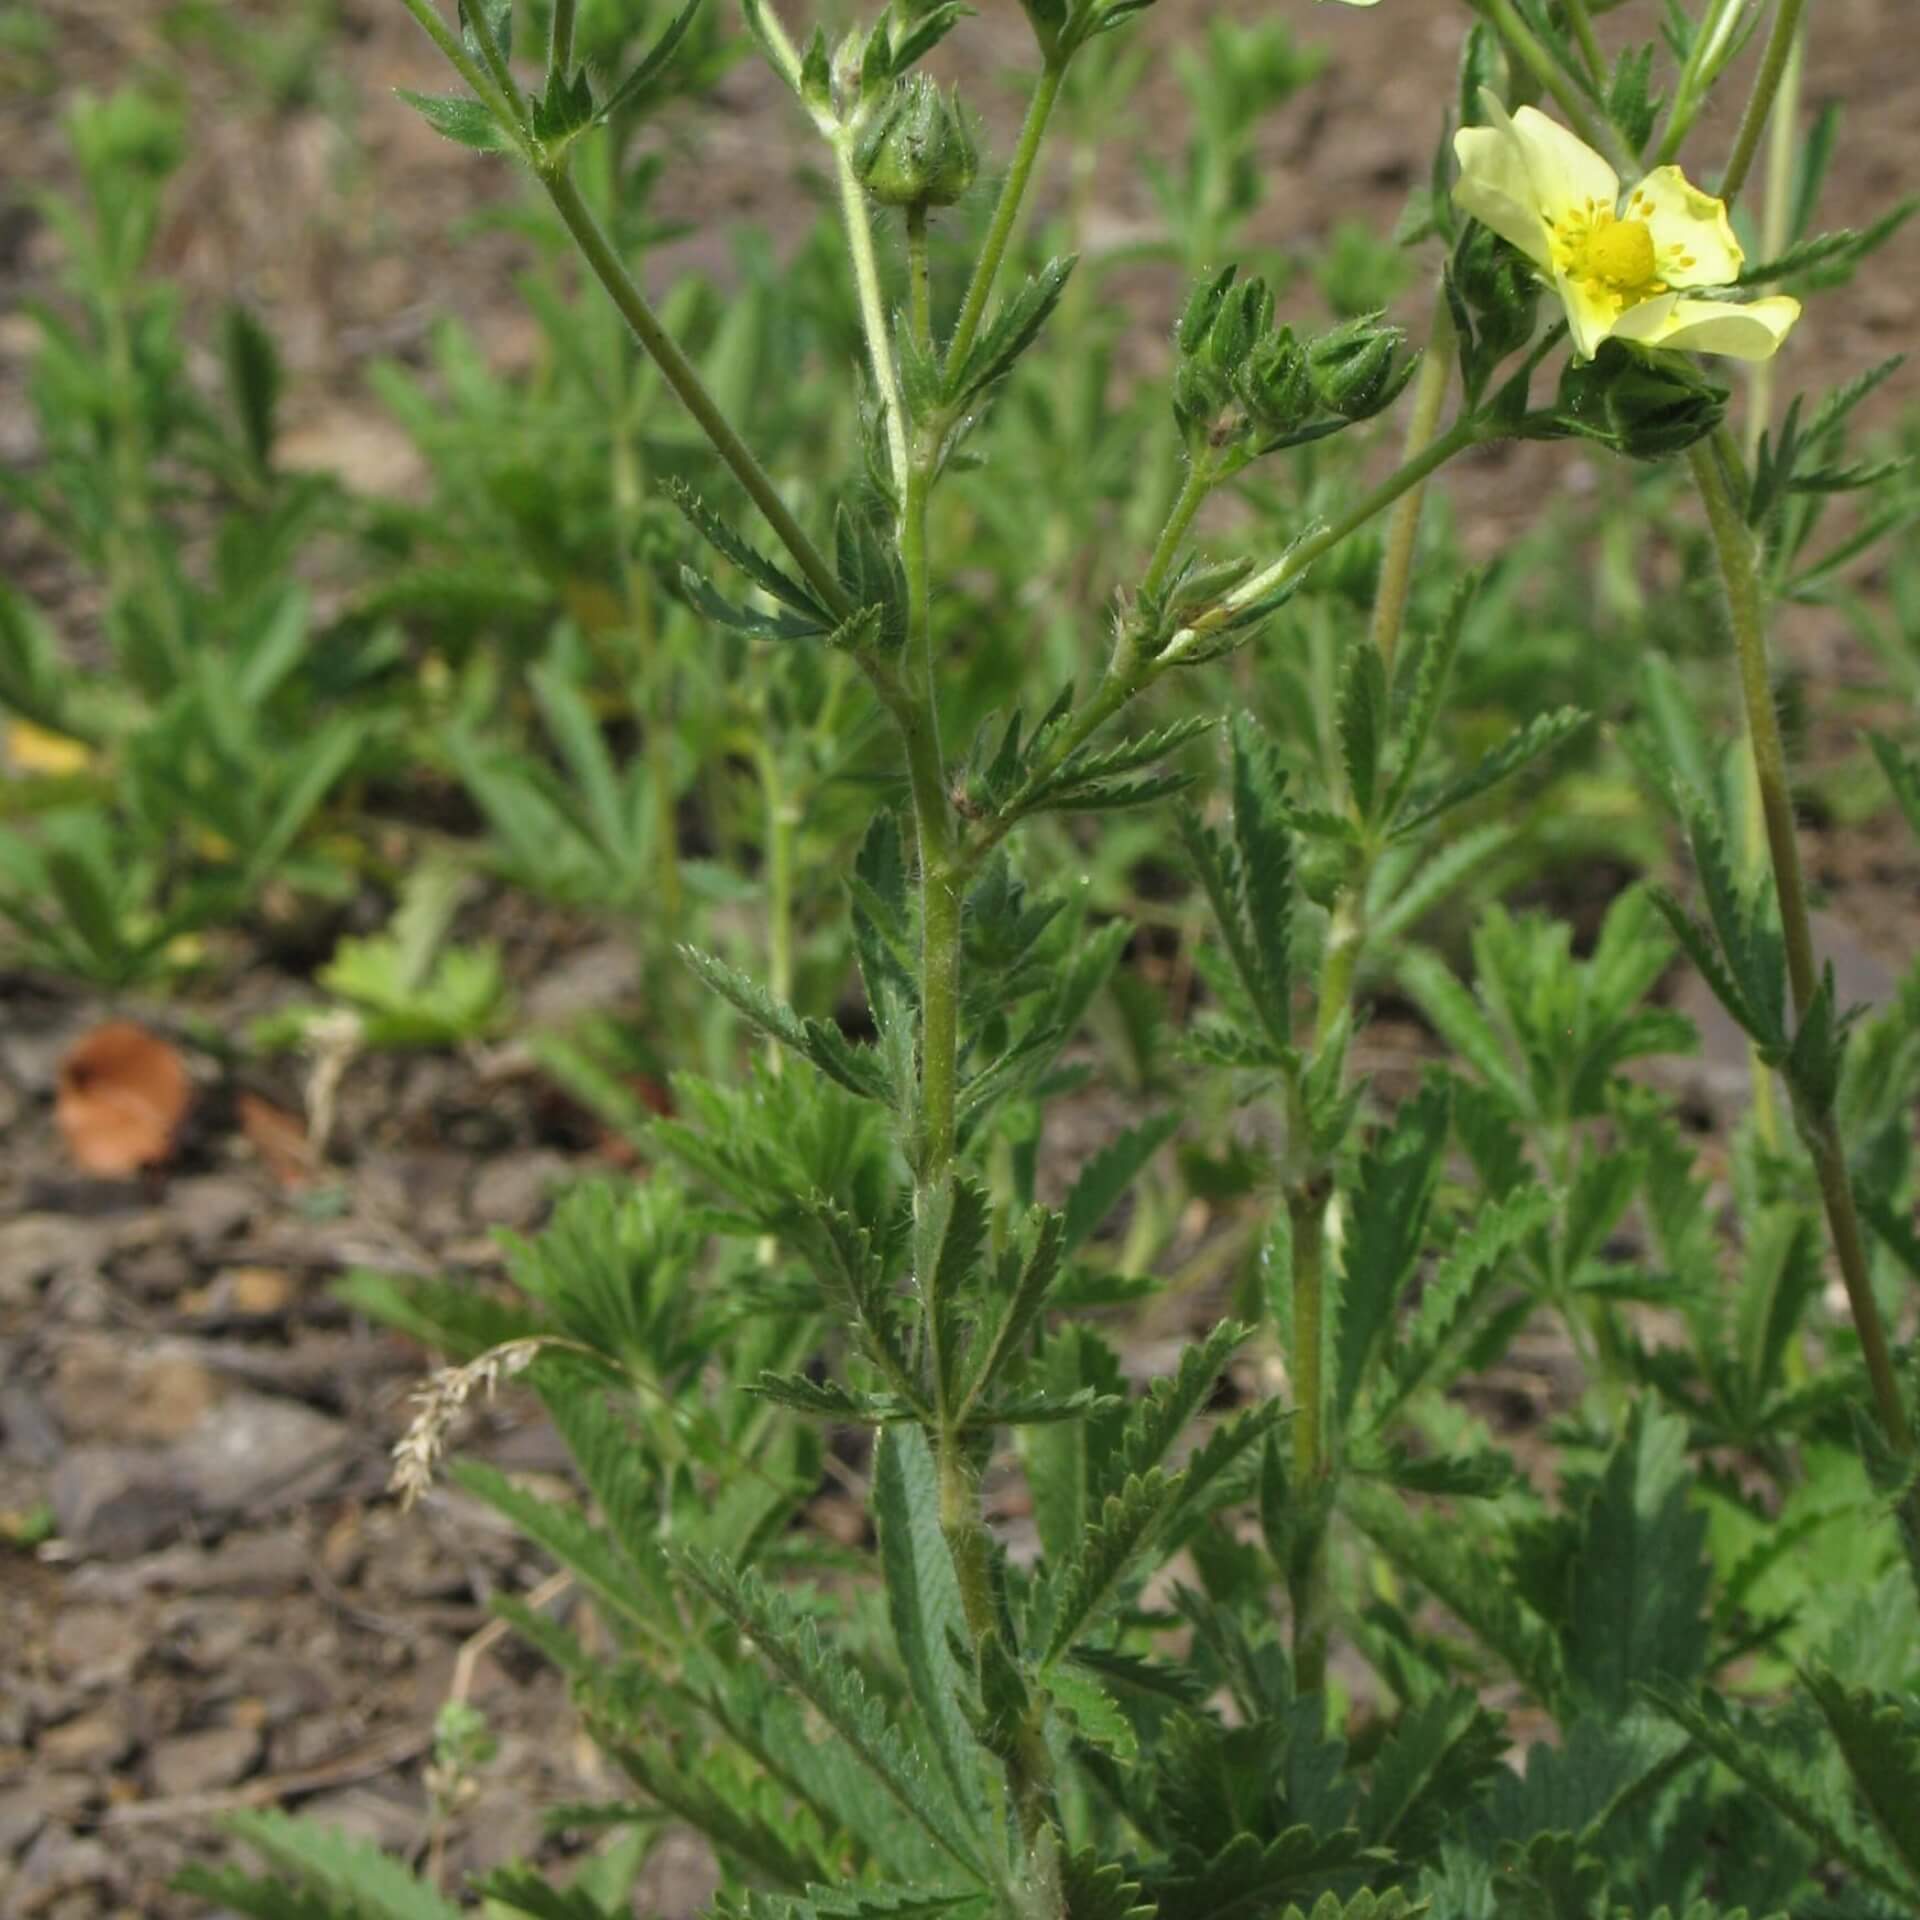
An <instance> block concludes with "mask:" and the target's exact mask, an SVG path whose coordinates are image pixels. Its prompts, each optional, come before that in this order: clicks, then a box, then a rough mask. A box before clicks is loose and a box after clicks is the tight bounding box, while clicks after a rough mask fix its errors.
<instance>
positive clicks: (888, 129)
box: [854, 74, 980, 207]
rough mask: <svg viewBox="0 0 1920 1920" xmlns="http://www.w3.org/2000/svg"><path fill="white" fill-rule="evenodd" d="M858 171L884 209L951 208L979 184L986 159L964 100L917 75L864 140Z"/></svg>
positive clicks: (858, 155)
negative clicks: (979, 150)
mask: <svg viewBox="0 0 1920 1920" xmlns="http://www.w3.org/2000/svg"><path fill="white" fill-rule="evenodd" d="M854 168H855V170H856V171H857V172H858V173H859V175H860V178H861V180H862V181H863V182H864V183H865V185H866V189H867V191H868V192H869V193H870V194H872V195H873V197H874V198H875V199H876V200H878V201H879V202H880V204H881V205H882V206H886V207H950V206H952V205H953V203H954V202H955V201H956V200H958V199H959V198H960V197H961V195H962V194H964V193H965V192H966V191H967V189H968V188H969V187H971V186H972V185H973V182H974V176H975V175H976V174H977V173H978V172H979V170H980V156H979V154H978V153H977V152H976V151H975V149H974V144H973V136H972V135H971V134H970V133H969V132H968V131H967V122H966V117H965V115H964V114H962V112H961V111H960V103H959V100H958V99H957V98H956V99H953V100H948V99H946V98H945V97H944V96H943V95H942V94H941V92H940V89H939V88H938V87H937V86H935V85H934V83H933V82H932V81H931V80H929V79H928V78H927V77H926V76H925V75H924V74H915V75H914V76H913V78H912V79H910V80H909V81H908V82H907V83H906V85H905V86H903V87H902V88H901V89H900V90H899V91H898V92H897V93H896V94H895V95H894V97H893V98H892V100H890V101H889V102H888V103H887V104H886V106H884V107H883V108H882V109H881V110H880V111H879V112H878V113H877V114H875V116H874V117H873V120H872V121H871V122H870V123H869V125H868V127H867V130H866V131H865V133H863V134H862V135H861V138H860V144H859V146H858V147H857V148H856V149H855V152H854Z"/></svg>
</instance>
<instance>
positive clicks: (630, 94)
mask: <svg viewBox="0 0 1920 1920" xmlns="http://www.w3.org/2000/svg"><path fill="white" fill-rule="evenodd" d="M699 11H700V0H687V4H686V5H685V6H684V7H682V8H681V9H680V11H679V12H678V13H677V14H675V15H674V17H673V19H672V20H671V21H670V22H669V23H668V25H667V29H666V31H665V32H664V33H663V34H661V36H660V38H659V39H658V40H656V41H655V42H654V43H653V45H652V46H651V47H650V48H649V49H648V51H647V54H646V57H645V58H644V59H642V61H641V62H640V64H639V65H638V66H637V67H635V68H634V70H633V71H632V72H631V73H630V74H628V75H627V77H626V78H625V79H624V80H623V81H621V83H620V84H619V86H617V87H616V88H615V89H614V90H613V92H612V94H610V95H609V96H608V99H607V104H606V105H605V106H604V107H602V108H601V109H600V114H599V117H600V118H601V119H602V120H607V119H611V118H612V116H613V115H614V114H616V113H618V112H620V111H621V109H622V108H624V107H629V106H632V105H633V104H634V103H635V102H637V101H639V100H641V99H642V98H643V97H644V96H645V94H646V93H647V92H648V91H649V90H650V89H651V88H653V87H654V86H655V84H656V83H657V82H658V81H659V80H660V79H661V78H662V76H663V75H664V74H665V73H666V70H667V66H668V63H669V62H670V61H671V60H672V59H673V56H674V55H675V54H676V53H677V52H679V50H680V43H681V41H683V40H684V39H685V38H686V37H687V29H688V28H689V27H691V26H692V25H693V22H694V16H695V15H696V14H698V13H699Z"/></svg>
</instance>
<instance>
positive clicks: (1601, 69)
mask: <svg viewBox="0 0 1920 1920" xmlns="http://www.w3.org/2000/svg"><path fill="white" fill-rule="evenodd" d="M1565 4H1566V9H1567V22H1568V24H1569V25H1570V26H1571V27H1572V28H1573V37H1574V38H1575V39H1576V40H1577V41H1579V43H1580V57H1581V59H1583V60H1584V61H1585V62H1586V63H1587V72H1588V73H1589V74H1591V75H1592V76H1593V83H1594V85H1595V86H1596V87H1599V86H1605V85H1606V80H1607V62H1606V57H1605V56H1604V55H1603V54H1602V53H1601V51H1600V41H1599V38H1598V37H1597V36H1596V34H1595V33H1594V31H1593V15H1592V14H1591V13H1589V12H1588V11H1587V0H1565Z"/></svg>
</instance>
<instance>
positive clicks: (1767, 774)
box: [1687, 445, 1913, 1455]
mask: <svg viewBox="0 0 1920 1920" xmlns="http://www.w3.org/2000/svg"><path fill="white" fill-rule="evenodd" d="M1687 458H1688V461H1689V463H1690V464H1691V466H1692V468H1693V478H1694V484H1695V486H1696V487H1697V488H1698V490H1699V493H1700V500H1701V504H1702V505H1703V506H1704V507H1705V508H1706V513H1707V524H1708V527H1709V529H1710V530H1711V532H1712V535H1713V544H1714V550H1715V553H1716V555H1717V557H1718V559H1719V562H1720V573H1721V579H1722V582H1723V584H1724V585H1725V588H1726V598H1727V613H1728V618H1729V621H1730V623H1731V625H1732V628H1733V638H1734V646H1735V648H1736V650H1737V652H1738V655H1739V662H1740V690H1741V694H1742V697H1743V698H1744V700H1745V703H1746V709H1747V731H1748V737H1749V739H1750V740H1751V742H1752V746H1753V764H1754V770H1755V773H1756V774H1757V776H1758V778H1759V782H1760V801H1761V811H1762V814H1763V815H1764V817H1765V821H1766V828H1767V845H1768V850H1769V852H1770V854H1771V855H1772V860H1773V880H1774V889H1775V892H1776V894H1777V895H1778V898H1779V903H1780V923H1781V930H1782V933H1783V935H1784V936H1785V944H1786V955H1787V979H1788V981H1789V983H1790V985H1791V987H1792V989H1793V1005H1794V1012H1795V1014H1796V1016H1797V1017H1799V1018H1800V1019H1804V1018H1805V1017H1806V1013H1807V1009H1808V1007H1809V1005H1810V1004H1811V1003H1812V1000H1813V997H1814V994H1815V992H1816V991H1817V989H1818V978H1817V975H1816V972H1815V967H1814V953H1813V925H1812V921H1811V918H1810V916H1809V914H1808V910H1807V891H1806V882H1805V879H1804V877H1803V876H1802V873H1801V868H1800V844H1799V840H1798V837H1797V836H1796V834H1795V832H1794V821H1793V800H1792V796H1791V793H1790V791H1789V788H1788V784H1787V756H1786V750H1785V748H1784V747H1783V745H1782V744H1781V739H1780V722H1779V716H1778V715H1777V714H1776V713H1775V712H1774V706H1773V687H1772V683H1771V679H1770V677H1769V674H1768V669H1767V639H1766V626H1765V620H1764V616H1763V613H1762V608H1761V600H1760V579H1759V573H1758V570H1757V568H1756V567H1755V565H1754V554H1753V544H1752V541H1751V539H1750V537H1749V535H1748V532H1747V528H1746V523H1745V521H1744V520H1743V519H1742V517H1741V515H1740V512H1739V510H1738V509H1737V507H1736V506H1735V505H1734V502H1733V498H1732V496H1731V494H1730V493H1729V492H1728V490H1727V484H1726V481H1725V480H1724V478H1723V477H1722V476H1721V472H1720V468H1719V465H1718V464H1717V462H1716V460H1715V457H1714V454H1713V451H1712V449H1711V448H1710V447H1707V446H1705V445H1700V446H1696V447H1694V448H1693V450H1692V451H1691V452H1690V453H1689V454H1688V456H1687ZM1805 1132H1806V1135H1807V1144H1808V1147H1809V1150H1810V1151H1811V1153H1812V1155H1813V1163H1814V1172H1815V1175H1816V1176H1817V1178H1818V1179H1819V1182H1820V1197H1821V1200H1822V1201H1823V1203H1824V1204H1825V1207H1826V1214H1827V1225H1828V1228H1829V1231H1830V1232H1831V1234H1832V1237H1833V1249H1834V1253H1835V1255H1836V1257H1837V1258H1838V1260H1839V1263H1840V1275H1841V1278H1842V1280H1843V1281H1844V1282H1845V1283H1846V1289H1847V1303H1848V1305H1849V1306H1850V1307H1851V1309H1852V1312H1853V1324H1854V1329H1855V1331H1856V1333H1857V1334H1858V1335H1859V1339H1860V1354H1861V1358H1862V1360H1863V1361H1864V1362H1865V1364H1866V1369H1867V1379H1868V1381H1869V1383H1870V1384H1871V1386H1872V1389H1873V1397H1874V1404H1875V1408H1876V1410H1877V1412H1878V1414H1879V1417H1880V1425H1881V1428H1882V1430H1883V1431H1884V1433H1885V1435H1886V1438H1887V1440H1888V1442H1889V1444H1890V1445H1891V1446H1892V1448H1893V1449H1894V1451H1895V1452H1896V1453H1898V1454H1901V1455H1908V1454H1911V1453H1912V1452H1913V1428H1912V1425H1911V1422H1910V1421H1909V1419H1908V1417H1907V1409H1906V1402H1905V1401H1904V1400H1903V1399H1902V1397H1901V1393H1900V1385H1899V1382H1898V1380H1897V1379H1896V1377H1895V1375H1894V1370H1893V1359H1892V1355H1891V1353H1890V1351H1889V1348H1888V1344H1887V1333H1886V1328H1885V1326H1884V1324H1883V1323H1882V1321H1881V1318H1880V1307H1879V1303H1878V1302H1877V1301H1876V1300H1875V1299H1874V1297H1873V1286H1872V1282H1871V1279H1870V1278H1869V1276H1868V1272H1867V1257H1866V1247H1865V1244H1864V1242H1863V1240H1862V1237H1861V1233H1860V1220H1859V1216H1858V1213H1857V1212H1856V1210H1855V1205H1854V1197H1853V1183H1852V1180H1851V1179H1850V1178H1849V1175H1848V1172H1847V1163H1846V1155H1845V1153H1844V1152H1843V1150H1842V1148H1841V1144H1840V1134H1839V1128H1838V1127H1837V1126H1836V1124H1835V1122H1834V1118H1833V1115H1832V1112H1831V1111H1828V1112H1827V1113H1824V1114H1821V1115H1818V1116H1810V1117H1809V1124H1808V1125H1807V1127H1806V1128H1805Z"/></svg>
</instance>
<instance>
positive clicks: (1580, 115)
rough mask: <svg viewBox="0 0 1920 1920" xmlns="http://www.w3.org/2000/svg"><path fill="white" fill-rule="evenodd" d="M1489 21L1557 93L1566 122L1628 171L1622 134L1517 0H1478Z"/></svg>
mask: <svg viewBox="0 0 1920 1920" xmlns="http://www.w3.org/2000/svg"><path fill="white" fill-rule="evenodd" d="M1475 4H1476V5H1477V6H1478V7H1479V9H1480V12H1481V14H1482V15H1483V16H1484V17H1485V19H1486V20H1487V22H1488V24H1489V25H1490V26H1491V27H1492V28H1493V30H1494V31H1495V32H1496V33H1497V34H1499V36H1500V38H1501V39H1502V40H1504V41H1505V42H1506V44H1507V51H1508V52H1509V53H1511V54H1512V55H1513V57H1514V58H1515V59H1516V60H1518V61H1519V62H1520V64H1521V65H1522V66H1523V67H1525V68H1526V69H1527V71H1528V72H1529V73H1531V74H1532V75H1533V77H1534V78H1535V79H1536V80H1538V81H1539V83H1540V84H1541V85H1542V86H1543V87H1545V88H1546V90H1547V91H1548V92H1549V93H1550V94H1552V95H1553V98H1554V103H1555V104H1556V105H1557V106H1558V107H1559V109H1560V112H1561V114H1562V116H1563V117H1564V118H1565V120H1566V123H1567V125H1568V126H1570V127H1571V128H1572V129H1573V130H1574V132H1575V133H1577V134H1578V135H1579V136H1580V138H1581V139H1582V140H1584V141H1585V142H1586V143H1587V145H1588V146H1590V147H1592V148H1593V149H1594V150H1595V152H1597V153H1603V154H1605V155H1606V157H1607V158H1608V159H1609V160H1610V161H1611V162H1612V163H1613V164H1614V166H1615V167H1617V168H1619V169H1621V170H1622V171H1625V170H1626V168H1627V167H1628V166H1629V164H1630V161H1629V158H1628V156H1627V154H1626V152H1625V151H1624V149H1623V147H1622V145H1621V141H1620V136H1619V135H1618V134H1617V133H1616V132H1615V131H1614V129H1613V127H1612V125H1611V124H1609V123H1603V122H1601V121H1599V120H1596V119H1595V118H1594V116H1593V114H1592V112H1591V111H1590V110H1589V109H1588V106H1587V101H1586V98H1585V96H1584V95H1583V94H1582V93H1581V91H1580V89H1579V87H1578V86H1576V85H1575V84H1574V81H1573V78H1572V76H1571V75H1570V74H1569V73H1568V72H1567V70H1566V69H1565V68H1564V67H1563V66H1562V65H1561V64H1560V62H1559V61H1558V60H1556V59H1555V58H1554V57H1553V54H1552V53H1551V52H1550V51H1549V49H1548V48H1546V47H1545V46H1543V45H1542V44H1541V42H1540V39H1539V36H1538V35H1537V34H1535V32H1534V30H1533V29H1532V28H1531V27H1530V26H1528V25H1527V23H1526V22H1525V21H1524V20H1523V19H1521V17H1520V14H1519V12H1518V10H1517V9H1516V8H1515V7H1514V5H1513V0H1475Z"/></svg>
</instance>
